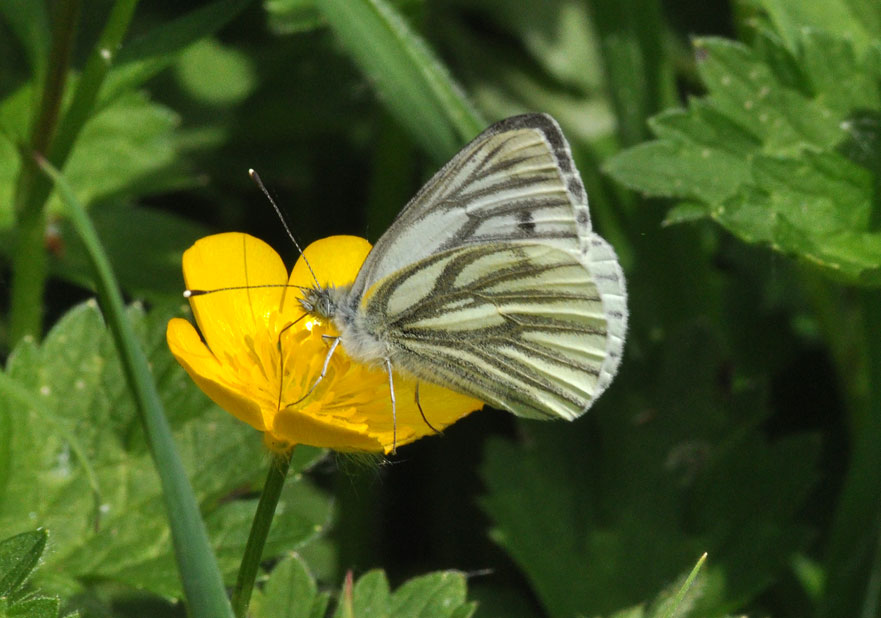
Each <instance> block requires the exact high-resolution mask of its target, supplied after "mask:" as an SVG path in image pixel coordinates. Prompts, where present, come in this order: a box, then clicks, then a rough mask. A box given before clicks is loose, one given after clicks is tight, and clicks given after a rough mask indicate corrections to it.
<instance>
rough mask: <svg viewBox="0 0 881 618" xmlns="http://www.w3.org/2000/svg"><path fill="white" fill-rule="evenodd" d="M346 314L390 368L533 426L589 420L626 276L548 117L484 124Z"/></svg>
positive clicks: (424, 198) (623, 313) (623, 322)
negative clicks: (585, 416) (597, 229)
mask: <svg viewBox="0 0 881 618" xmlns="http://www.w3.org/2000/svg"><path fill="white" fill-rule="evenodd" d="M345 302H346V304H348V305H349V306H350V307H352V309H353V310H354V312H355V313H357V314H358V315H359V322H360V323H359V324H358V325H357V329H360V330H361V331H362V332H364V333H366V334H368V335H369V336H370V337H371V338H372V339H373V340H374V341H378V342H382V343H383V345H384V346H385V347H386V349H387V350H388V352H389V353H390V358H391V360H392V363H393V364H394V366H395V367H396V368H397V369H398V370H404V371H408V372H410V373H412V374H414V375H417V376H419V377H420V378H423V379H425V380H427V381H431V382H434V383H438V384H442V385H445V386H449V387H452V388H454V389H456V390H459V391H462V392H464V393H467V394H470V395H472V396H475V397H478V398H480V399H482V400H483V401H485V402H487V403H491V404H493V405H495V406H497V407H501V408H504V409H507V410H510V411H511V412H514V413H515V414H518V415H521V416H528V417H537V418H551V417H562V418H567V419H572V418H575V417H577V416H579V415H581V414H582V413H584V412H585V411H586V410H587V408H588V407H590V405H591V403H592V402H593V401H594V400H595V399H596V397H597V396H598V395H599V394H600V393H601V392H602V391H603V390H604V389H605V388H606V386H607V385H608V384H609V382H610V381H611V379H612V377H613V376H614V375H615V372H616V371H617V368H618V364H619V362H620V358H621V354H622V350H623V344H624V337H625V334H626V329H627V305H626V292H625V283H624V276H623V273H622V271H621V267H620V266H619V264H618V260H617V258H616V256H615V252H614V251H613V250H612V248H611V247H610V246H609V245H608V243H606V242H605V241H604V240H603V239H602V238H600V237H599V236H597V235H596V234H595V233H593V231H592V229H591V225H590V214H589V212H588V208H587V193H586V192H585V190H584V185H583V183H582V182H581V178H580V177H579V175H578V172H577V170H576V168H575V164H574V162H573V161H572V155H571V152H570V149H569V145H568V143H567V142H566V140H565V138H564V137H563V134H562V132H561V131H560V128H559V126H558V125H557V123H556V122H555V121H554V120H553V119H552V118H551V117H549V116H546V115H544V114H527V115H523V116H515V117H513V118H508V119H507V120H503V121H501V122H499V123H496V124H494V125H492V126H491V127H489V128H488V129H487V130H486V131H484V132H483V133H481V134H480V135H479V136H477V137H476V138H475V139H474V140H473V141H471V142H470V143H469V144H468V145H467V146H465V147H464V148H463V149H462V150H461V151H460V152H459V153H458V154H457V155H456V156H455V157H454V158H453V159H452V160H451V161H450V162H449V163H447V165H445V166H444V167H443V168H442V169H441V170H440V171H439V172H437V174H435V175H434V176H433V177H432V178H431V179H430V180H429V181H428V183H427V184H426V185H425V186H424V187H423V188H422V189H421V190H420V191H419V193H417V194H416V196H415V197H414V198H413V199H412V200H411V201H410V203H409V204H407V206H406V207H405V208H404V210H403V211H402V212H401V213H400V214H399V215H398V217H397V218H396V219H395V221H394V223H392V225H391V227H390V228H389V229H388V231H387V232H386V233H385V234H383V236H382V237H381V238H380V239H379V241H378V242H377V243H376V245H375V246H374V248H373V250H372V251H371V252H370V254H369V256H368V257H367V260H366V261H365V263H364V265H363V266H362V268H361V270H360V272H359V273H358V277H357V278H356V280H355V283H354V284H353V286H352V288H351V289H350V290H349V292H348V294H347V296H346V301H345Z"/></svg>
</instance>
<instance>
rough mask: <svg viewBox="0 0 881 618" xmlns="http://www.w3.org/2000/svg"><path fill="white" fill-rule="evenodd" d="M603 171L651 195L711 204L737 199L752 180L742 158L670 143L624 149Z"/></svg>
mask: <svg viewBox="0 0 881 618" xmlns="http://www.w3.org/2000/svg"><path fill="white" fill-rule="evenodd" d="M603 170H604V171H605V172H606V173H608V174H611V175H612V176H614V177H615V179H616V180H618V182H621V183H623V184H625V185H627V186H628V187H631V188H632V189H636V190H638V191H642V192H644V193H647V194H648V195H652V196H657V197H677V198H681V199H688V200H696V201H702V202H707V203H709V204H718V203H721V202H724V201H725V200H727V199H729V198H731V197H733V196H734V195H735V194H736V192H737V189H738V188H739V187H740V186H741V185H742V184H743V183H744V182H747V181H748V180H749V177H750V170H749V165H748V163H747V162H746V161H745V160H744V159H742V158H740V157H737V156H734V155H731V154H728V153H726V152H724V151H722V150H719V149H711V148H709V147H699V146H695V145H692V144H684V143H681V142H673V141H670V140H667V141H654V142H646V143H644V144H639V145H638V146H634V147H633V148H629V149H627V150H624V151H622V152H620V153H619V154H618V155H616V156H614V157H612V158H611V159H609V160H608V161H607V162H606V164H605V165H604V166H603Z"/></svg>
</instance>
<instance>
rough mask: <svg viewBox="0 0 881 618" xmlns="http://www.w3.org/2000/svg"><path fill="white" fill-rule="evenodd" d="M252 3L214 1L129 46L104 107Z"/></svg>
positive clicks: (108, 85) (107, 85)
mask: <svg viewBox="0 0 881 618" xmlns="http://www.w3.org/2000/svg"><path fill="white" fill-rule="evenodd" d="M250 3H251V0H215V1H214V2H212V3H210V4H208V5H205V6H202V7H199V8H198V9H194V10H192V11H190V12H189V13H186V14H184V15H182V16H181V17H178V18H177V19H175V20H173V21H170V22H167V23H164V24H162V25H161V26H159V27H157V28H154V29H153V30H151V31H150V32H148V33H147V34H145V35H143V36H141V37H139V38H137V39H135V40H134V41H132V42H130V43H128V44H126V45H125V46H124V47H123V48H122V50H120V52H119V54H118V55H117V57H116V66H115V67H114V68H113V69H112V70H111V71H110V73H109V74H108V75H107V79H106V80H105V82H104V85H103V87H102V90H101V94H100V98H101V101H103V103H102V105H106V104H107V103H108V102H109V101H112V100H113V99H115V98H116V97H118V96H120V95H121V94H123V93H127V92H129V91H130V90H131V89H133V88H136V87H137V86H139V85H140V84H142V83H144V82H145V81H147V80H148V79H150V78H151V77H153V76H154V75H156V74H158V73H159V72H161V71H162V70H164V69H165V68H167V67H168V66H170V65H171V64H172V63H173V62H174V61H175V60H177V58H178V55H179V54H180V53H181V52H182V51H183V50H184V49H186V48H187V47H189V46H190V45H192V44H193V43H196V42H197V41H200V40H201V39H204V38H206V37H208V36H210V35H212V34H214V33H216V32H217V31H218V30H220V29H221V28H222V27H223V26H225V25H226V24H227V23H229V22H230V21H231V20H232V19H233V18H235V17H236V16H237V15H238V14H239V13H241V12H242V11H243V10H244V9H245V8H246V7H247V6H248V5H249V4H250Z"/></svg>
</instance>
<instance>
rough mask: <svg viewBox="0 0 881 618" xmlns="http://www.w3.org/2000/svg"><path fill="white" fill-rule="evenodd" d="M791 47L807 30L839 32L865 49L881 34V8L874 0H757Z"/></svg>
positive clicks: (858, 46)
mask: <svg viewBox="0 0 881 618" xmlns="http://www.w3.org/2000/svg"><path fill="white" fill-rule="evenodd" d="M757 4H758V5H759V6H761V7H762V8H764V9H765V11H767V12H768V15H769V16H770V18H771V22H772V23H773V24H774V25H775V26H776V28H777V30H778V31H779V32H780V33H781V35H782V36H783V37H784V38H785V39H786V41H787V43H788V44H789V46H790V47H792V48H795V47H797V45H798V41H799V36H800V35H801V34H802V32H803V31H804V29H806V28H811V29H825V30H828V31H829V32H837V33H839V34H841V35H843V36H845V37H847V38H848V39H850V40H851V41H853V42H854V43H855V44H856V46H857V48H858V49H860V50H862V49H864V48H865V47H866V45H868V44H869V43H870V42H871V41H872V40H874V39H877V38H879V37H881V9H879V7H878V3H877V2H874V1H873V0H843V1H840V2H800V1H799V0H757Z"/></svg>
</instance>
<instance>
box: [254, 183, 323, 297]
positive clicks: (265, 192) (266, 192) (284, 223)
mask: <svg viewBox="0 0 881 618" xmlns="http://www.w3.org/2000/svg"><path fill="white" fill-rule="evenodd" d="M248 176H250V177H251V180H253V181H254V184H256V185H257V187H258V188H259V189H260V191H262V192H263V195H265V196H266V199H268V200H269V203H270V204H272V208H273V209H274V210H275V214H276V215H278V218H279V219H280V220H281V224H282V226H284V231H285V232H286V233H287V235H288V238H290V239H291V242H292V243H294V246H295V247H296V248H297V251H299V252H300V255H301V256H302V257H303V261H304V262H306V266H307V267H308V268H309V272H310V273H312V279H313V280H314V281H315V284H316V285H318V277H316V276H315V271H314V270H312V264H310V263H309V260H308V259H306V256H305V255H304V254H303V249H302V247H300V243H298V242H297V239H296V238H294V235H293V233H292V232H291V228H290V226H288V222H287V220H286V219H285V218H284V213H283V212H282V211H281V208H279V207H278V204H276V203H275V200H274V199H272V196H271V195H270V194H269V190H268V189H267V188H266V185H264V184H263V181H262V180H261V179H260V174H258V173H257V171H256V170H253V169H249V170H248Z"/></svg>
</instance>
